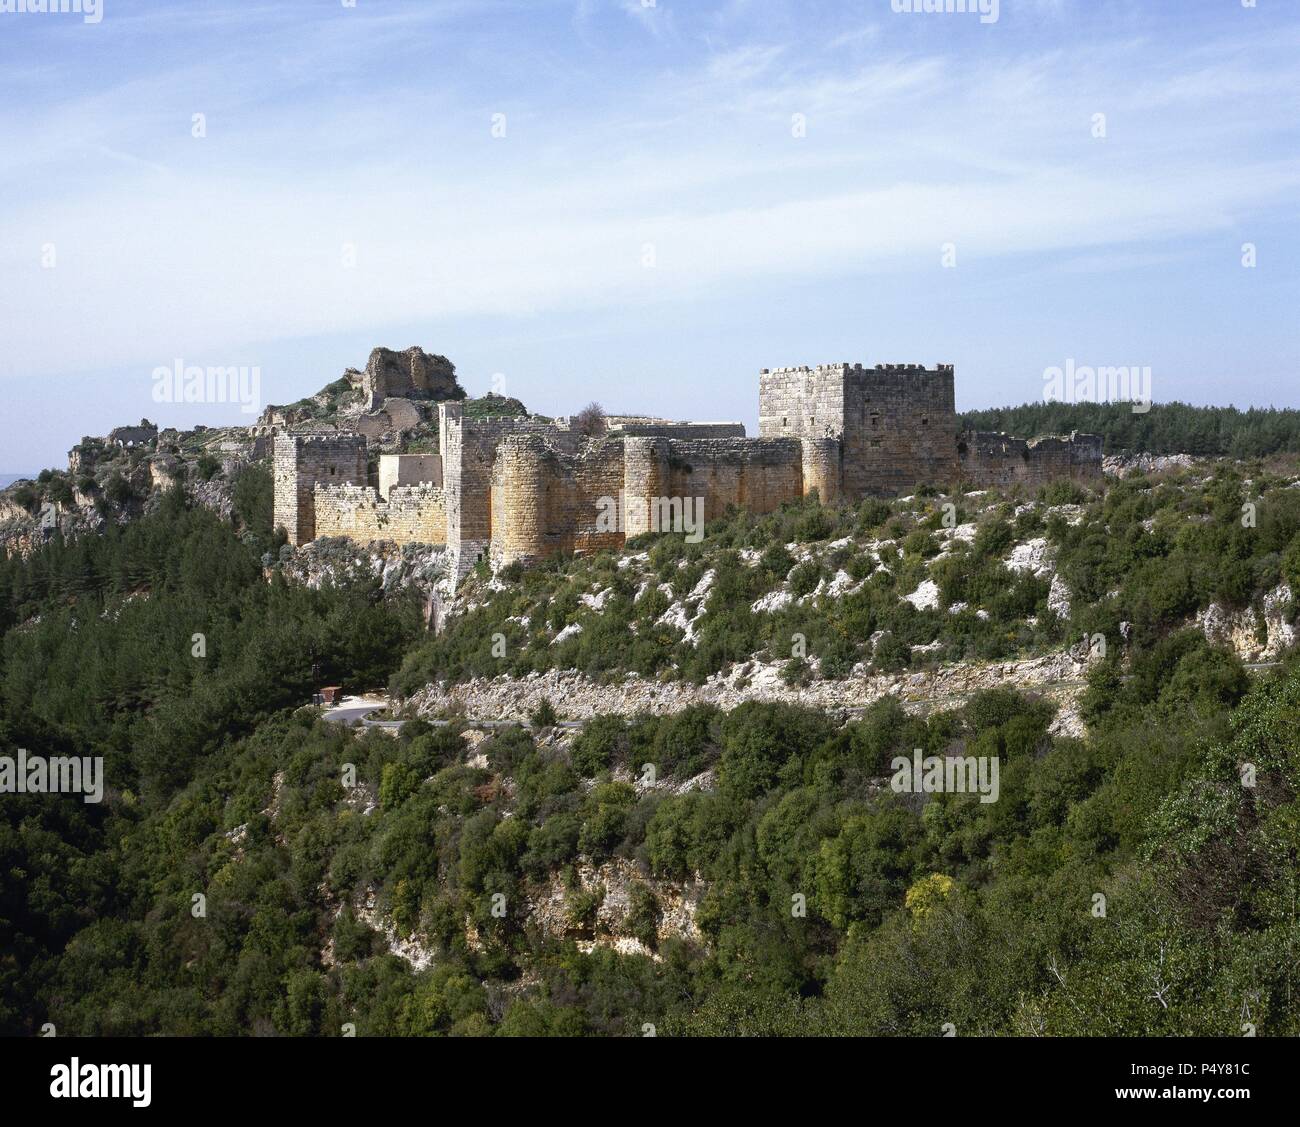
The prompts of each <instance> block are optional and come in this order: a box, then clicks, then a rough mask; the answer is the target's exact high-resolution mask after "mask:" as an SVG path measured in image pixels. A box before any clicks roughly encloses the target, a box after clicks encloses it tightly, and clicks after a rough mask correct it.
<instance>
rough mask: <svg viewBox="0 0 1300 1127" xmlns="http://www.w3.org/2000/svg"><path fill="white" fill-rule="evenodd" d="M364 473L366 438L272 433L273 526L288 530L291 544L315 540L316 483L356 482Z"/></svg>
mask: <svg viewBox="0 0 1300 1127" xmlns="http://www.w3.org/2000/svg"><path fill="white" fill-rule="evenodd" d="M366 472H367V466H366V440H365V439H364V438H362V437H361V436H360V435H356V434H334V435H316V434H310V435H309V434H278V435H276V436H275V458H274V462H273V466H272V480H273V484H274V490H275V514H274V518H273V519H274V523H275V525H276V527H282V528H283V529H284V530H285V532H287V533H288V535H289V543H290V544H293V545H294V546H295V547H296V546H297V545H299V544H306V543H308V542H309V541H311V540H315V539H316V535H317V533H316V497H315V489H316V485H317V484H318V483H319V484H334V485H342V484H352V485H360V484H363V483H364V482H365V481H366Z"/></svg>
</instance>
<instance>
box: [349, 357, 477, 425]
mask: <svg viewBox="0 0 1300 1127" xmlns="http://www.w3.org/2000/svg"><path fill="white" fill-rule="evenodd" d="M361 390H362V392H363V393H364V394H365V397H366V410H367V411H374V410H376V409H377V408H379V407H380V406H381V405H382V404H383V402H384V400H385V399H390V398H395V399H437V400H442V399H464V398H465V390H464V388H462V387H461V386H460V384H458V383H457V382H456V365H454V364H453V363H452V362H451V361H450V360H448V359H447V358H446V357H445V356H436V355H434V354H432V353H429V352H425V351H424V349H422V348H418V347H416V346H414V345H413V346H412V347H410V348H408V349H407V350H406V351H405V352H394V351H393V350H392V349H391V348H376V349H375V350H374V351H373V352H371V354H370V359H369V360H368V361H367V362H366V370H365V372H364V373H362V377H361Z"/></svg>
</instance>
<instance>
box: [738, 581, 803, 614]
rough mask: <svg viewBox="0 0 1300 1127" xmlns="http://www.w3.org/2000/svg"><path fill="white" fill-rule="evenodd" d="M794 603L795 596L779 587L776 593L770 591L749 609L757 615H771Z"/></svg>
mask: <svg viewBox="0 0 1300 1127" xmlns="http://www.w3.org/2000/svg"><path fill="white" fill-rule="evenodd" d="M792 602H794V596H793V595H792V594H790V592H789V591H786V590H783V589H782V588H780V587H778V588H777V589H776V590H775V591H769V592H768V593H767V594H766V595H764V596H763V597H762V598H761V599H758V600H757V601H756V602H755V603H754V604H753V606H751V607H750V608H749V609H750V610H752V611H753V612H754V613H755V614H771V613H772V612H773V611H777V610H784V609H785V608H786V607H788V606H789V605H790V604H791V603H792Z"/></svg>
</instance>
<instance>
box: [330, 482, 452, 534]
mask: <svg viewBox="0 0 1300 1127" xmlns="http://www.w3.org/2000/svg"><path fill="white" fill-rule="evenodd" d="M313 501H314V508H315V521H316V536H317V537H321V536H346V537H349V538H350V539H352V540H356V541H359V542H361V543H369V542H371V541H377V540H388V541H391V542H393V543H394V544H445V543H446V542H447V506H446V497H445V494H444V493H443V490H442V487H441V486H440V485H434V484H432V483H430V482H422V483H420V484H418V485H394V486H392V487H391V488H390V489H389V491H388V498H387V500H385V499H384V498H382V497H380V495H379V493H378V491H377V490H375V489H374V488H373V487H372V486H369V485H352V484H344V485H321V484H317V485H316V487H315V489H314V491H313Z"/></svg>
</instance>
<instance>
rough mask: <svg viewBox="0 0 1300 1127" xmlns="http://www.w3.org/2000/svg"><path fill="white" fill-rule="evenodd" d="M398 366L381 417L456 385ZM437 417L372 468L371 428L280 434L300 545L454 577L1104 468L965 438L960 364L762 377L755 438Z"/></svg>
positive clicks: (277, 468) (1043, 446)
mask: <svg viewBox="0 0 1300 1127" xmlns="http://www.w3.org/2000/svg"><path fill="white" fill-rule="evenodd" d="M390 355H393V354H390ZM408 355H409V354H401V356H402V358H403V360H405V359H406V358H407V356H408ZM412 360H414V357H412ZM393 368H394V370H393V371H389V370H387V368H385V370H383V371H376V372H375V373H373V374H372V373H370V372H367V380H366V383H367V388H366V391H367V408H368V409H370V410H375V409H378V408H381V407H382V405H383V399H384V397H385V396H392V395H410V394H411V392H412V391H415V392H416V393H417V394H418V393H419V392H420V391H424V390H425V389H426V388H427V389H428V390H429V391H430V392H433V393H434V394H437V393H438V392H440V391H444V390H445V389H444V388H443V387H442V386H436V385H441V384H442V383H443V382H444V380H443V379H442V377H443V376H444V373H443V372H442V371H430V370H428V367H427V365H423V364H422V365H421V367H420V371H418V372H417V371H416V370H415V366H414V363H412V366H411V367H410V368H407V367H406V365H405V364H402V365H393ZM451 379H452V382H453V384H454V376H453V377H451ZM437 411H438V435H439V449H438V452H437V453H436V454H428V453H425V454H381V455H380V456H379V459H378V467H377V472H376V473H375V474H374V475H373V476H372V474H371V472H370V466H369V458H368V454H367V440H366V436H365V435H364V434H337V433H335V434H302V433H291V432H282V433H278V434H276V435H275V439H274V481H275V523H276V525H277V526H281V527H283V528H284V529H285V531H286V533H287V534H288V537H289V542H290V543H291V544H294V545H301V544H305V543H308V542H309V541H311V540H314V539H317V538H319V537H326V536H344V537H349V538H351V539H353V540H355V541H359V542H363V543H364V542H371V541H379V540H387V541H393V542H396V543H422V544H435V545H445V546H446V548H447V551H448V554H449V558H450V563H451V575H452V578H453V581H459V580H460V579H461V578H463V577H464V575H465V574H466V573H467V572H468V571H470V570H471V569H472V568H473V567H474V566H475V564H476V563H477V562H478V561H479V560H481V559H485V560H487V561H488V563H489V564H490V565H491V566H492V567H493V569H499V568H501V567H504V566H506V565H508V564H511V563H515V562H519V563H524V564H527V563H529V562H532V561H535V560H538V559H541V558H544V557H546V556H550V555H554V554H555V553H557V552H583V551H590V550H594V549H598V548H615V549H617V548H620V547H622V546H623V544H624V543H625V542H626V541H627V540H628V539H631V538H632V537H634V536H637V535H639V534H641V533H644V532H648V531H660V530H666V525H665V519H666V520H667V521H669V522H674V521H677V520H680V519H681V518H682V517H683V516H690V515H692V513H693V515H694V516H695V517H696V518H697V519H703V520H712V519H714V518H716V517H719V516H721V515H723V513H724V512H725V511H726V510H727V508H728V507H730V506H736V507H738V508H746V509H749V510H750V511H751V512H755V513H766V512H770V511H772V510H774V509H776V508H779V507H780V506H781V505H782V504H784V503H786V502H787V501H792V500H796V499H799V498H802V497H806V496H809V495H811V494H812V493H813V492H814V491H816V493H817V495H818V497H819V498H820V499H821V500H822V501H823V502H827V503H831V502H835V501H838V500H841V499H843V500H847V501H856V500H858V499H860V498H863V497H867V496H881V497H888V496H897V495H900V494H903V493H906V492H910V491H911V490H913V489H914V488H915V487H916V486H918V485H920V484H922V483H926V482H930V483H936V484H951V483H956V482H959V481H960V482H966V483H969V484H971V485H973V486H975V487H983V486H1000V487H1007V486H1011V485H1015V484H1023V485H1026V486H1030V487H1036V486H1038V485H1040V484H1043V483H1045V482H1047V481H1051V480H1054V479H1057V478H1075V479H1096V478H1100V476H1101V470H1102V462H1101V457H1102V439H1101V437H1100V436H1099V435H1082V434H1072V435H1069V436H1050V437H1045V438H1039V439H1033V440H1023V439H1017V438H1011V437H1009V436H1007V435H1003V434H988V433H972V432H964V433H963V432H960V431H959V427H958V421H957V413H956V409H955V399H954V390H953V369H952V365H951V364H941V365H939V366H937V367H935V368H926V367H924V366H923V365H918V364H905V365H903V364H894V365H876V366H875V367H874V368H871V367H864V366H863V365H861V364H855V365H849V364H829V365H818V366H816V367H799V368H776V369H772V370H767V369H764V370H763V371H762V372H761V373H760V374H759V436H758V437H757V438H748V437H746V436H745V428H744V426H743V425H742V424H740V423H698V422H671V421H668V420H664V419H655V418H649V417H641V416H616V417H612V418H610V419H608V420H607V424H608V425H607V427H606V429H605V431H604V433H602V434H599V435H595V436H589V435H587V434H584V433H582V431H581V430H580V429H578V428H577V427H576V426H575V425H574V424H573V423H572V422H571V421H570V420H568V419H563V418H562V419H557V420H555V421H553V422H548V421H542V420H540V419H535V418H531V417H527V416H523V417H500V418H467V417H465V414H464V408H463V405H462V403H460V402H459V401H458V400H456V399H454V398H443V399H442V400H441V401H440V402H438V404H437ZM673 527H674V528H680V525H678V524H676V523H674V524H673Z"/></svg>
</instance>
